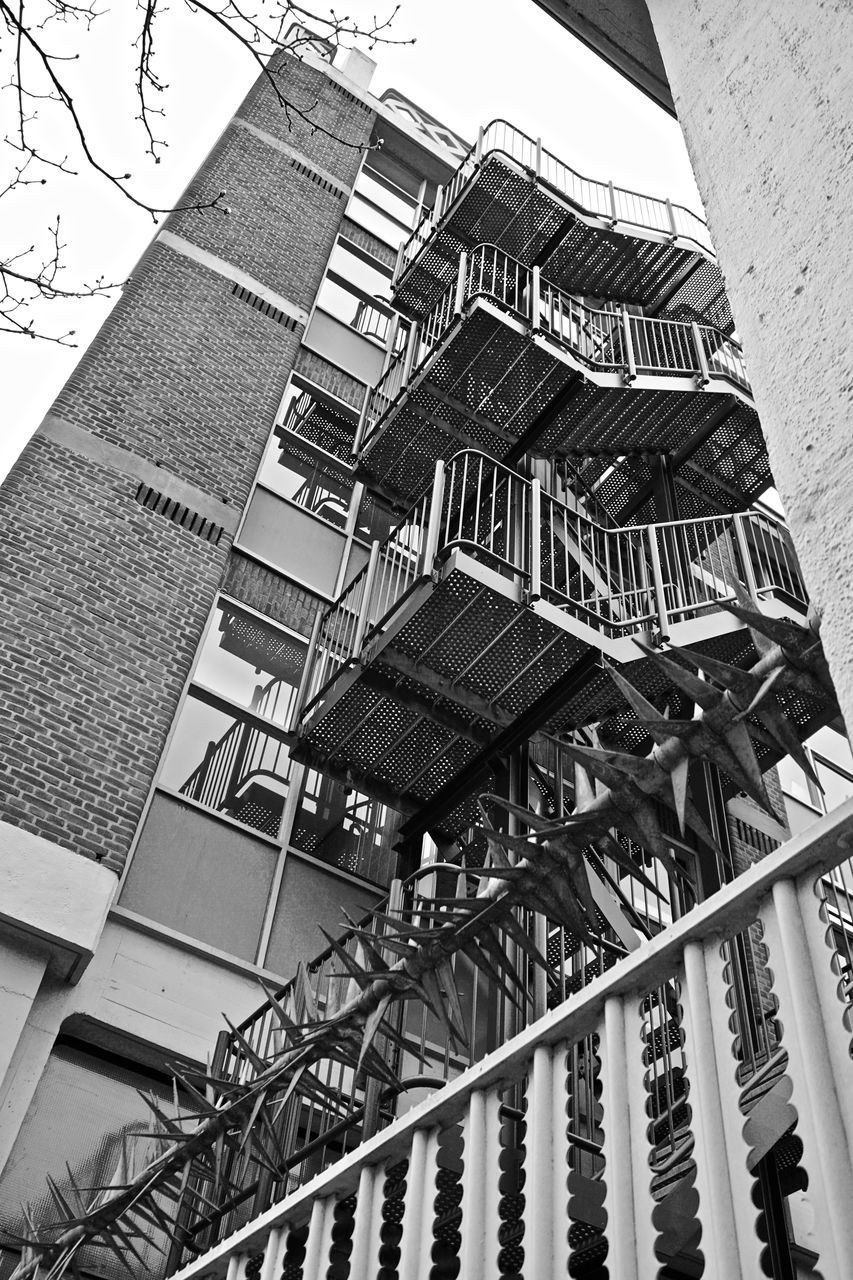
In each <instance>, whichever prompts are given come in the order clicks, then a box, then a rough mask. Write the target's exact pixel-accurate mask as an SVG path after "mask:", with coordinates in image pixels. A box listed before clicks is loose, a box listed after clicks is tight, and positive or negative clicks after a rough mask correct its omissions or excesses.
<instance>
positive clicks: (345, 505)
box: [258, 431, 353, 529]
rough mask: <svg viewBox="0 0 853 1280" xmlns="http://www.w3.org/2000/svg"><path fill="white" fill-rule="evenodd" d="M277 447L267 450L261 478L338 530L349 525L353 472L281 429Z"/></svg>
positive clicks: (283, 496) (284, 496) (290, 500)
mask: <svg viewBox="0 0 853 1280" xmlns="http://www.w3.org/2000/svg"><path fill="white" fill-rule="evenodd" d="M278 440H279V443H278V448H277V449H276V448H275V447H272V448H270V449H269V451H268V452H267V455H266V458H265V459H264V464H263V466H262V467H261V470H260V473H259V476H258V479H259V481H260V482H261V484H264V485H267V486H268V487H269V488H270V489H272V490H274V492H275V493H277V494H279V495H280V496H281V497H282V498H287V500H288V502H294V503H295V504H296V505H297V506H298V507H303V508H304V509H305V510H306V511H310V512H311V514H312V515H315V516H319V517H320V519H321V520H326V521H328V523H329V524H333V525H335V526H336V528H338V529H343V528H345V527H346V523H347V517H348V515H349V508H350V501H351V499H352V488H353V482H352V473H351V472H349V471H348V470H347V469H346V468H343V467H341V466H339V465H336V464H335V462H334V460H333V459H332V458H328V457H324V455H323V454H322V452H321V451H320V450H315V449H314V448H313V447H312V446H311V445H306V444H303V443H302V442H301V441H299V440H297V439H295V438H294V437H288V435H287V433H286V432H285V431H282V432H281V433H280V435H279V437H278Z"/></svg>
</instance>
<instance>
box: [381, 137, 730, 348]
mask: <svg viewBox="0 0 853 1280" xmlns="http://www.w3.org/2000/svg"><path fill="white" fill-rule="evenodd" d="M484 241H488V242H490V243H492V244H495V245H497V246H499V247H500V248H501V249H503V250H504V251H505V252H506V253H508V254H510V255H511V256H512V257H514V258H517V259H518V260H519V261H521V262H523V263H524V264H525V265H527V266H532V265H534V264H537V265H538V266H540V267H541V269H542V272H543V274H544V275H547V277H548V278H549V279H550V280H552V281H553V282H554V284H556V285H558V286H559V287H560V288H563V289H566V290H568V291H569V292H571V293H575V294H583V295H587V296H591V297H601V298H612V299H618V300H619V301H622V302H629V303H638V304H640V305H642V306H644V307H645V308H646V309H647V310H648V311H649V312H651V313H656V314H663V315H668V316H674V317H676V318H682V319H684V318H692V319H696V320H699V321H700V322H703V323H706V324H713V325H714V326H715V327H717V328H719V329H721V330H723V331H724V332H726V333H731V331H732V329H733V327H734V324H733V320H732V315H731V308H730V306H729V303H728V299H727V298H726V295H725V291H724V287H723V280H722V275H721V273H720V269H719V267H718V265H717V262H716V258H715V256H714V253H713V249H712V247H711V243H710V239H709V237H708V231H707V227H706V226H705V224H704V223H703V222H702V221H701V219H699V218H697V217H696V216H695V215H694V214H691V213H690V212H689V211H688V210H686V209H683V208H681V207H680V206H678V205H672V204H671V203H670V202H669V201H666V200H658V199H655V198H653V197H648V196H643V195H640V194H639V193H637V192H632V191H625V190H623V189H621V188H619V187H614V186H613V185H612V184H610V183H607V182H595V181H591V180H589V179H586V178H583V177H581V175H579V174H576V173H575V172H574V171H573V170H571V169H570V168H569V167H568V166H567V165H565V164H563V163H562V162H561V161H559V160H558V159H557V158H556V157H555V156H553V155H551V154H550V153H549V152H547V151H543V149H542V148H541V147H538V148H537V146H536V145H535V144H533V143H532V140H531V139H527V138H525V136H524V135H523V134H521V133H520V132H519V131H518V130H515V129H513V128H512V126H507V125H504V124H503V122H495V123H494V124H493V125H490V126H489V127H488V128H487V129H486V130H485V131H484V133H483V136H482V138H481V140H480V141H479V143H478V145H477V147H475V148H474V150H473V151H472V152H471V154H470V155H469V156H468V157H466V159H465V160H464V161H463V163H462V165H461V166H460V168H459V169H458V170H457V173H456V174H455V175H454V178H453V179H452V180H451V182H450V183H449V184H448V186H447V187H446V188H445V189H444V190H443V191H442V192H441V193H440V195H439V198H438V203H437V206H436V209H435V210H434V211H433V213H432V214H431V215H429V216H428V217H427V218H425V219H424V221H423V222H422V223H421V225H420V226H419V227H418V228H416V230H415V231H414V233H413V234H412V236H411V237H410V239H409V241H408V242H407V243H406V244H405V245H404V246H403V249H402V251H401V254H400V258H399V260H398V267H397V274H396V276H395V305H396V306H397V307H398V308H399V310H401V311H403V312H404V313H405V314H406V315H408V316H410V317H411V318H413V319H420V318H421V317H422V316H424V315H425V314H426V313H427V312H428V311H429V310H430V309H431V308H432V306H433V305H434V303H435V301H436V300H437V298H438V297H439V296H440V294H441V293H442V291H443V289H444V288H445V287H446V285H447V284H448V283H449V282H450V281H451V280H452V279H453V278H454V276H455V274H456V268H457V265H458V262H459V255H460V254H461V253H462V252H463V251H465V250H470V249H471V248H472V247H473V246H474V245H476V244H480V243H482V242H484Z"/></svg>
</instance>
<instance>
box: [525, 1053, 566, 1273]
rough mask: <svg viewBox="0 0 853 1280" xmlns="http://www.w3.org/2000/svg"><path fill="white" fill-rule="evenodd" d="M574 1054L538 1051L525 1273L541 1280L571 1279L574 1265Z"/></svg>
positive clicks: (531, 1090) (530, 1115)
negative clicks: (570, 1107)
mask: <svg viewBox="0 0 853 1280" xmlns="http://www.w3.org/2000/svg"><path fill="white" fill-rule="evenodd" d="M568 1048H569V1046H568V1044H567V1043H564V1044H560V1045H557V1046H551V1045H548V1044H539V1045H537V1047H536V1049H535V1051H534V1054H533V1067H532V1070H531V1073H530V1081H529V1085H528V1091H527V1138H526V1147H527V1158H526V1160H525V1168H526V1170H527V1177H526V1179H525V1188H524V1194H525V1206H524V1255H525V1257H524V1269H525V1273H526V1274H527V1275H529V1276H531V1277H533V1276H535V1277H537V1280H538V1277H540V1276H541V1277H548V1276H565V1275H566V1274H567V1271H568V1265H569V1239H568V1230H569V1218H568V1199H569V1197H568V1189H567V1180H568V1173H569V1163H568V1156H569V1149H568V1139H567V1136H566V1065H565V1064H566V1055H567V1053H568Z"/></svg>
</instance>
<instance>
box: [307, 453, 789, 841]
mask: <svg viewBox="0 0 853 1280" xmlns="http://www.w3.org/2000/svg"><path fill="white" fill-rule="evenodd" d="M484 461H485V460H484ZM519 483H523V482H519ZM516 500H517V495H516ZM548 518H549V519H553V517H552V516H549V517H548ZM612 532H613V533H614V534H615V535H622V534H624V533H625V531H620V530H616V531H612ZM724 536H726V537H727V536H728V535H724V534H723V533H722V532H721V531H720V530H717V531H716V532H715V533H714V535H713V539H712V544H711V545H713V546H714V547H716V552H715V554H716V556H717V563H716V572H717V573H718V574H719V573H720V572H722V570H721V568H720V565H721V560H720V553H721V547H722V542H721V539H722V538H723V537H724ZM405 541H406V542H407V543H411V542H412V538H411V536H410V534H407V535H406V538H405ZM439 541H440V544H441V542H442V541H444V538H443V535H442V537H441V538H440V540H439ZM518 545H519V546H520V544H518ZM504 551H505V552H506V548H504ZM614 554H615V553H614ZM517 559H518V561H519V562H521V561H522V560H523V557H522V555H521V554H519V555H518V556H517ZM635 559H636V557H635ZM500 560H501V557H498V556H497V555H496V554H495V552H494V550H490V549H489V548H488V547H486V546H478V545H476V543H475V542H474V541H473V540H470V539H469V540H467V541H466V542H465V543H464V545H459V544H457V545H450V544H449V543H447V542H446V541H445V545H444V546H443V547H441V546H440V550H439V552H438V554H437V555H436V557H435V560H434V563H433V567H432V571H431V573H429V574H428V575H426V574H423V573H420V574H418V575H417V576H414V577H413V578H412V579H411V581H410V582H409V584H408V585H407V586H406V587H405V590H404V591H402V592H401V594H400V596H399V599H398V600H397V601H396V602H394V604H393V605H392V607H391V608H390V609H389V610H388V611H387V612H386V613H385V615H384V617H383V618H382V619H381V620H380V622H379V623H378V625H376V626H374V627H373V629H372V633H371V631H369V630H368V632H367V634H366V638H365V640H364V643H363V644H362V645H361V646H360V647H358V648H357V649H356V648H355V647H354V646H349V648H350V649H351V650H352V651H350V652H348V651H346V650H345V649H342V647H341V646H340V644H339V643H338V642H337V641H336V640H335V639H334V637H337V636H338V635H339V634H340V616H339V615H340V612H341V610H343V611H344V612H345V613H346V612H354V611H355V609H356V608H357V607H359V602H357V601H354V600H353V601H350V602H346V601H343V600H342V601H341V602H338V605H336V606H334V607H333V609H332V610H330V611H329V613H328V614H327V615H326V618H325V620H324V622H323V624H322V625H321V628H320V633H319V636H318V645H319V647H320V649H321V650H322V649H323V647H324V643H325V647H326V649H327V652H328V650H329V649H333V648H336V649H337V652H336V653H335V654H334V655H333V660H331V661H326V662H325V664H324V663H323V662H320V663H319V664H318V667H317V670H316V671H315V672H314V673H313V683H312V685H311V687H309V696H308V700H307V703H306V706H305V709H304V712H303V714H302V719H301V724H300V727H299V730H298V732H299V737H300V747H299V755H300V756H301V757H302V758H304V759H307V760H309V761H310V762H311V763H312V765H314V766H316V767H321V768H323V769H326V770H331V771H332V772H334V773H336V774H337V775H338V776H340V777H342V778H346V779H349V780H350V782H351V783H353V784H354V785H357V786H358V787H359V789H361V790H364V791H367V792H370V793H372V794H375V795H377V796H379V797H380V798H382V799H383V800H384V801H385V802H386V803H390V804H392V805H393V806H394V807H395V808H397V809H399V810H401V811H402V812H403V813H404V814H410V813H412V812H414V811H416V810H417V809H418V808H420V807H421V806H423V805H425V804H427V803H428V802H429V801H430V800H432V799H433V798H434V797H435V796H436V795H437V794H438V793H439V792H440V791H441V790H442V789H443V788H446V787H448V786H449V785H450V784H451V783H452V782H453V781H454V780H455V779H456V778H458V776H459V775H460V773H462V771H463V770H464V769H466V767H468V766H470V765H471V764H472V762H474V761H475V759H476V758H477V757H478V755H480V754H481V753H482V752H483V751H484V749H488V748H489V747H492V746H494V744H495V743H496V741H497V740H498V738H499V737H500V735H501V734H503V733H504V732H505V731H506V730H508V729H511V727H512V726H513V724H514V723H515V722H517V721H518V719H519V717H522V716H524V715H525V714H526V713H529V712H530V709H531V708H532V707H533V706H534V705H537V706H542V705H546V704H547V695H548V693H549V691H550V690H553V689H555V688H557V687H562V686H563V684H564V682H565V678H566V676H567V674H569V673H571V672H572V671H573V670H577V671H578V672H583V678H582V679H580V680H579V681H578V685H577V687H576V688H575V689H574V691H573V692H572V693H571V694H570V696H568V698H566V697H561V698H559V699H555V700H554V702H553V704H552V705H551V706H550V709H548V710H547V711H544V712H543V714H542V716H541V720H540V722H539V723H538V724H537V726H536V728H537V729H541V730H545V731H547V732H550V733H559V732H563V731H567V730H570V729H572V728H575V727H577V726H581V725H584V724H590V723H592V722H596V721H601V720H603V719H607V718H608V717H611V716H618V715H619V714H620V713H621V712H623V711H624V710H625V704H624V701H623V698H622V695H621V694H620V693H619V691H618V689H617V687H616V685H615V684H614V682H613V681H612V680H611V679H610V677H609V675H608V674H607V672H606V670H605V669H604V668H603V666H602V665H601V658H602V657H603V658H606V659H607V660H608V661H609V662H610V663H613V664H616V665H619V666H620V667H621V668H622V669H623V670H624V672H625V674H626V675H627V676H628V678H629V679H630V680H631V681H632V683H633V684H634V685H635V687H637V688H638V689H640V690H641V691H642V692H644V693H645V694H646V696H647V697H648V698H649V699H650V700H653V701H656V702H658V703H659V705H662V703H661V702H660V700H662V699H665V698H666V697H667V695H668V693H669V694H672V698H671V703H672V706H673V707H674V708H675V712H676V714H679V713H680V712H679V705H678V697H679V695H678V694H677V693H676V692H675V691H674V690H673V689H672V687H671V686H668V684H667V681H666V678H665V677H664V676H662V674H661V671H660V668H659V667H658V666H657V665H656V664H655V663H654V662H653V661H652V660H651V659H649V658H648V657H646V656H644V655H642V654H641V653H640V651H639V650H638V648H637V646H636V644H635V643H634V638H635V637H645V638H646V639H651V638H652V636H653V633H654V630H655V621H656V616H655V614H654V610H655V608H656V605H655V602H654V600H653V598H652V595H650V594H649V593H648V591H646V589H644V588H643V589H640V588H637V587H636V585H631V584H628V590H627V593H626V595H625V596H624V599H625V600H626V601H627V604H626V605H625V607H624V608H623V610H622V612H623V614H624V615H625V616H624V617H622V618H619V616H618V613H619V609H618V604H617V603H615V602H614V600H611V603H610V605H609V606H608V604H607V603H606V601H604V600H603V598H597V599H596V600H595V601H592V600H591V599H590V597H589V594H588V592H585V591H584V590H583V589H579V588H578V587H577V586H574V587H572V586H571V584H569V583H564V586H563V588H562V589H561V588H560V587H559V585H558V584H557V583H558V580H557V577H556V575H555V574H554V573H553V572H547V571H546V573H545V574H544V578H543V581H542V585H541V595H533V594H531V590H530V586H531V579H530V575H529V574H528V573H526V572H525V571H524V570H521V569H518V568H516V569H513V568H512V567H511V565H510V564H509V563H508V560H507V559H506V556H505V555H504V557H503V560H502V563H501V562H500ZM620 562H621V561H620ZM708 563H709V562H708V557H707V554H706V553H704V552H703V553H702V554H700V555H699V556H698V558H697V560H696V564H695V565H694V573H693V577H694V578H695V580H696V581H697V582H698V581H699V580H700V579H703V578H704V579H707V577H708ZM732 563H733V562H732ZM703 566H704V567H703ZM585 572H586V574H587V576H590V575H594V574H595V573H596V572H598V570H596V569H594V568H588V569H587V570H585ZM725 572H726V573H727V575H728V574H729V570H728V569H726V570H725ZM386 576H388V575H386ZM689 576H690V575H688V578H682V579H681V580H680V581H679V582H678V583H677V584H675V583H673V584H672V585H667V582H669V581H670V579H671V578H672V574H671V573H670V572H669V569H668V568H667V567H666V565H664V568H663V571H662V579H666V582H664V585H663V587H662V590H663V594H664V596H666V598H667V599H668V600H669V601H670V602H671V603H673V604H674V602H675V593H677V592H680V595H681V598H682V600H683V599H684V596H685V590H687V591H689V589H690V582H689ZM729 576H730V575H729ZM772 576H775V577H776V578H779V579H780V580H781V578H782V577H783V576H784V575H782V574H781V573H778V572H777V573H775V575H772V574H771V575H768V581H767V583H766V584H765V585H764V586H763V587H762V588H761V594H762V607H763V608H764V609H765V610H766V611H767V612H768V613H769V614H771V615H774V616H790V615H791V614H792V613H793V614H794V615H795V616H799V617H802V616H803V615H804V613H805V604H804V603H797V602H796V601H793V604H794V607H793V609H792V607H791V604H792V597H791V594H790V592H788V591H785V594H784V598H781V596H780V587H779V584H773V585H770V584H769V577H772ZM626 581H627V575H626ZM374 583H375V579H374ZM789 585H790V584H789ZM716 590H717V591H718V592H720V593H725V584H721V583H720V581H719V579H718V581H717V586H716ZM794 591H795V592H796V593H799V594H801V595H802V596H803V597H804V594H805V593H804V591H802V589H801V585H800V584H799V579H797V584H795V586H794ZM569 592H573V594H574V597H575V598H574V600H573V599H571V598H570V595H569V594H568V593H569ZM369 594H370V592H369V591H368V592H367V595H369ZM652 594H653V593H652ZM365 598H367V597H366V596H365V595H364V594H362V598H361V601H360V605H362V606H363V603H364V599H365ZM386 599H387V592H384V593H383V601H384V600H386ZM335 609H337V610H338V615H336V614H335ZM648 609H650V610H651V612H649V613H648V614H647V615H644V610H648ZM667 635H668V638H669V640H670V641H671V642H672V643H673V644H679V645H682V646H684V647H686V648H690V649H692V650H694V651H695V652H696V653H698V654H707V655H708V656H713V657H715V658H718V659H721V660H723V661H726V662H730V663H733V664H736V665H743V664H749V663H751V662H754V661H755V657H756V655H755V651H754V649H753V647H752V643H751V640H750V638H749V634H748V632H747V631H746V630H745V629H744V628H743V627H742V626H741V625H740V624H739V623H738V622H737V621H736V619H735V618H734V617H733V616H732V615H731V614H729V613H726V612H724V611H722V610H721V609H720V608H719V607H718V606H717V605H716V602H715V600H714V599H713V598H712V596H711V595H709V594H708V593H707V591H706V592H705V596H704V598H703V599H701V600H699V599H698V598H696V599H694V600H693V601H692V602H687V603H683V604H682V605H681V606H680V607H678V608H676V609H673V610H671V612H670V614H669V615H668V619H667ZM688 714H689V713H688ZM812 714H813V709H811V708H807V707H804V708H803V709H802V715H801V716H800V717H799V719H801V720H802V721H803V723H807V722H808V721H809V718H810V716H811V715H812ZM617 727H618V726H617ZM769 763H772V761H768V764H769ZM485 788H486V784H485V783H484V784H483V785H482V786H480V787H478V790H483V789H485ZM473 818H474V811H473V804H472V803H471V802H470V801H469V802H467V803H465V804H462V805H460V806H458V807H457V808H456V809H455V810H454V812H453V813H451V814H448V815H446V816H445V817H443V818H441V819H440V820H439V822H438V823H437V824H436V829H438V830H441V831H443V833H444V834H445V835H446V836H448V837H449V838H453V837H454V836H456V835H458V834H459V832H460V831H461V830H464V829H465V828H466V827H467V826H468V825H469V824H470V823H471V822H472V820H473Z"/></svg>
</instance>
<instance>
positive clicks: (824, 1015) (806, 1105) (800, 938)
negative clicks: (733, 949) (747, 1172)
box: [759, 876, 853, 1280]
mask: <svg viewBox="0 0 853 1280" xmlns="http://www.w3.org/2000/svg"><path fill="white" fill-rule="evenodd" d="M759 914H760V917H761V920H762V921H763V924H764V940H765V943H766V945H767V949H768V953H769V958H770V965H771V968H772V969H773V973H774V978H775V981H774V986H775V990H776V994H777V996H778V998H779V1011H780V1016H781V1019H782V1023H783V1025H784V1026H785V1028H786V1031H787V1034H786V1036H785V1047H786V1049H787V1050H788V1058H789V1071H788V1074H789V1077H790V1080H791V1084H792V1092H791V1102H792V1103H793V1105H794V1106H795V1107H796V1109H797V1115H798V1118H799V1123H798V1125H797V1133H798V1135H799V1136H800V1138H801V1139H802V1143H803V1158H802V1164H803V1166H804V1167H805V1169H806V1170H807V1171H808V1175H809V1190H808V1199H809V1201H810V1203H811V1206H812V1209H813V1211H814V1214H815V1218H816V1223H817V1232H816V1234H817V1237H818V1239H819V1241H820V1250H821V1254H820V1268H821V1271H822V1273H823V1274H824V1276H825V1277H826V1280H849V1277H850V1276H853V1214H851V1212H850V1206H851V1204H853V1166H851V1159H850V1149H851V1147H850V1144H851V1140H853V1096H851V1093H852V1092H853V1091H851V1087H850V1085H851V1070H853V1068H851V1063H850V1033H849V1032H848V1031H846V1030H845V1028H844V1025H843V1022H842V1016H841V1006H840V1005H839V1004H838V1000H837V996H836V993H835V990H834V985H835V984H834V982H833V980H832V975H831V973H830V972H829V956H828V952H827V947H826V942H825V940H824V934H825V929H826V926H825V925H824V924H823V922H822V921H821V920H820V917H819V908H818V902H817V899H816V897H815V895H814V890H813V883H812V877H811V876H805V877H804V878H803V881H801V883H800V885H799V886H797V885H795V884H794V882H793V881H791V880H780V881H777V882H776V884H774V886H773V894H772V900H768V901H766V902H765V903H764V904H763V906H762V908H761V911H760V913H759Z"/></svg>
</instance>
